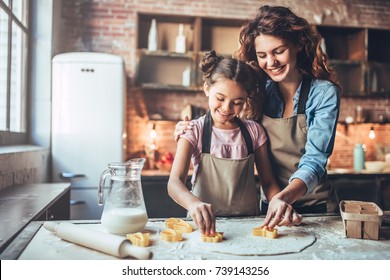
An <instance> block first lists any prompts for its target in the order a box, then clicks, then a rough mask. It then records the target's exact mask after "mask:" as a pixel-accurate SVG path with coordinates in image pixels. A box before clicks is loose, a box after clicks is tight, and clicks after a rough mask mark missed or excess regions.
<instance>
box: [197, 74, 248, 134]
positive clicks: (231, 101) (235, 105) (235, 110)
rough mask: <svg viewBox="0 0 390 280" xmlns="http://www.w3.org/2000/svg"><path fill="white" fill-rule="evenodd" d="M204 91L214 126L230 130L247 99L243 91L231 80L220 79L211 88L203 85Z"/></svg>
mask: <svg viewBox="0 0 390 280" xmlns="http://www.w3.org/2000/svg"><path fill="white" fill-rule="evenodd" d="M204 91H205V93H206V95H207V96H208V97H209V107H210V112H211V116H212V117H213V121H214V126H215V127H219V128H232V127H233V126H232V125H233V122H232V120H233V118H234V117H235V116H237V115H238V114H239V113H240V112H241V110H242V109H243V107H244V104H245V101H246V98H247V97H248V95H247V93H246V92H245V91H244V89H243V88H242V87H241V86H240V85H238V84H237V83H235V82H234V81H232V80H229V79H222V80H219V81H218V82H216V83H214V84H213V85H211V86H207V85H204ZM234 127H235V126H234Z"/></svg>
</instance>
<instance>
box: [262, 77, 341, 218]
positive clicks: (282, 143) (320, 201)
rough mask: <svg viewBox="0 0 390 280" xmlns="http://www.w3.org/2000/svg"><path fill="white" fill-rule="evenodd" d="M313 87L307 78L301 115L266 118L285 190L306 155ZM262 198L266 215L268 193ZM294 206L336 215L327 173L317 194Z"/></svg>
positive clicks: (275, 166)
mask: <svg viewBox="0 0 390 280" xmlns="http://www.w3.org/2000/svg"><path fill="white" fill-rule="evenodd" d="M310 84H311V79H309V78H304V79H303V82H302V87H301V92H300V96H299V102H298V114H297V115H295V116H292V117H289V118H270V117H268V116H264V117H263V121H262V124H263V126H264V128H265V129H266V131H267V135H268V139H269V141H268V145H269V155H270V160H271V164H272V170H273V174H274V176H275V178H276V180H277V182H278V183H279V185H280V187H282V188H284V187H286V186H287V185H288V183H289V178H290V177H291V175H292V174H293V173H294V172H295V171H296V170H297V168H298V164H299V160H300V159H301V157H302V156H303V155H304V153H305V145H306V141H307V130H308V129H307V122H306V115H305V108H306V102H307V99H308V95H309V91H310ZM261 199H262V212H263V213H265V212H266V209H267V206H268V203H266V198H265V196H264V194H262V196H261ZM293 207H294V209H295V210H297V211H298V212H299V213H324V212H334V210H335V207H336V205H335V202H334V193H333V189H332V188H331V184H330V182H329V180H328V175H327V173H326V172H325V174H324V176H322V178H321V180H320V182H319V184H318V185H317V186H316V187H315V188H314V190H313V192H312V193H310V194H308V195H304V196H303V197H301V198H300V199H298V200H297V201H296V202H294V203H293ZM264 208H265V209H264Z"/></svg>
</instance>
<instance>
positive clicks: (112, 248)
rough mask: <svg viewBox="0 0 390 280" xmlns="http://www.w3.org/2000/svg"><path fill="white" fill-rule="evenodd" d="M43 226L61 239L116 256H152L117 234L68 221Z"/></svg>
mask: <svg viewBox="0 0 390 280" xmlns="http://www.w3.org/2000/svg"><path fill="white" fill-rule="evenodd" d="M43 227H44V228H45V229H47V230H49V231H51V232H53V233H54V234H56V235H57V236H58V237H60V238H61V239H64V240H66V241H69V242H72V243H75V244H78V245H81V246H84V247H87V248H90V249H93V250H97V251H100V252H103V253H105V254H109V255H112V256H115V257H118V258H125V257H134V258H137V259H141V260H147V259H150V258H151V257H152V253H151V252H150V251H149V250H147V249H145V248H140V247H136V246H133V245H131V243H130V241H129V240H128V239H126V238H125V237H121V236H118V235H113V234H108V233H105V232H102V231H98V230H91V229H88V228H86V227H83V226H78V225H75V224H72V223H69V222H63V223H56V222H45V223H44V224H43Z"/></svg>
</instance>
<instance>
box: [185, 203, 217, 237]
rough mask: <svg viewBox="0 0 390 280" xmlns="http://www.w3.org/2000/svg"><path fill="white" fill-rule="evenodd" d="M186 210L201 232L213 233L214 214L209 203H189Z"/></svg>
mask: <svg viewBox="0 0 390 280" xmlns="http://www.w3.org/2000/svg"><path fill="white" fill-rule="evenodd" d="M188 212H189V214H190V216H191V218H192V219H193V220H194V222H195V224H196V226H197V227H198V228H199V230H200V231H201V233H203V234H206V235H210V234H215V215H214V210H213V207H212V206H211V204H208V203H204V202H201V201H199V202H196V203H194V204H193V205H191V207H190V208H189V209H188Z"/></svg>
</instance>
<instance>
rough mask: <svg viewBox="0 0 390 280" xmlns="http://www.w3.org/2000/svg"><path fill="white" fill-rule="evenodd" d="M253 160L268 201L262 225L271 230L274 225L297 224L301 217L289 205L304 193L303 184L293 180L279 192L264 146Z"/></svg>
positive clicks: (257, 151) (264, 145) (266, 149)
mask: <svg viewBox="0 0 390 280" xmlns="http://www.w3.org/2000/svg"><path fill="white" fill-rule="evenodd" d="M255 160H256V169H257V172H258V174H259V177H260V182H261V186H262V189H263V192H264V195H265V197H266V198H267V200H268V201H269V205H268V211H267V215H266V217H265V219H264V222H263V225H265V226H268V227H270V228H273V227H275V226H276V225H279V226H293V225H296V224H299V223H300V222H301V220H302V216H301V215H299V214H298V213H297V212H296V211H295V210H294V208H293V207H292V206H291V204H292V203H293V202H294V201H295V200H297V199H298V198H299V197H301V196H302V195H303V194H304V193H305V191H306V185H305V183H303V182H302V181H300V180H299V181H300V182H298V180H293V182H291V183H290V184H289V186H287V187H286V188H285V189H283V190H281V188H280V186H279V185H278V183H277V182H276V180H275V177H274V176H273V172H272V168H271V163H270V161H269V158H268V148H267V145H266V144H263V145H262V146H260V147H259V148H258V149H257V150H256V152H255ZM300 183H301V184H300Z"/></svg>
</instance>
